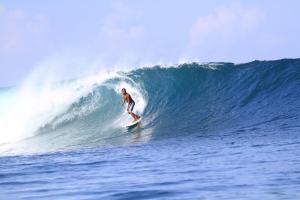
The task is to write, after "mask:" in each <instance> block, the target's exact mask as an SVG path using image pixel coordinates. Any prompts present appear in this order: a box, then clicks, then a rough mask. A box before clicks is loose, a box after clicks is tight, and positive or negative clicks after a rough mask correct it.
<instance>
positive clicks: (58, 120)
mask: <svg viewBox="0 0 300 200" xmlns="http://www.w3.org/2000/svg"><path fill="white" fill-rule="evenodd" d="M87 80H88V81H87V82H88V84H87V82H86V81H85V82H84V81H79V80H72V81H67V82H64V83H60V84H57V85H55V86H51V87H49V86H48V87H47V89H45V87H39V88H35V90H32V88H30V90H28V88H26V89H24V88H21V89H16V88H14V89H12V88H3V89H0V109H2V110H4V112H2V114H0V119H1V124H0V134H1V135H0V137H1V141H2V142H1V143H2V144H1V145H0V150H1V151H2V152H18V151H31V152H41V151H56V150H60V149H69V148H81V147H93V146H100V145H122V144H128V143H134V142H145V141H148V140H156V139H161V138H170V137H178V136H185V135H191V134H197V135H202V134H212V133H219V132H225V131H226V132H231V131H234V132H239V131H240V132H241V131H243V130H245V129H255V128H258V127H259V128H263V129H264V130H265V132H266V133H268V132H270V133H272V132H274V131H280V130H282V129H293V128H294V129H295V128H296V129H299V127H300V120H299V115H300V103H299V102H300V101H299V98H300V59H293V60H292V59H284V60H278V61H254V62H251V63H246V64H239V65H235V64H232V63H209V64H197V63H192V64H183V65H179V66H176V67H167V68H164V67H160V66H154V67H151V68H141V69H137V70H134V71H130V72H128V73H117V74H114V75H112V76H110V77H107V78H105V79H103V80H101V81H99V80H97V79H95V77H93V78H90V77H89V78H87ZM123 87H125V88H126V89H127V91H128V92H129V93H130V94H131V95H132V97H133V99H134V100H135V101H136V107H135V109H134V111H136V112H137V113H138V114H140V115H142V116H143V121H142V124H141V126H140V127H138V128H135V129H132V130H127V129H125V128H124V126H125V124H126V123H128V121H130V120H131V119H130V117H129V115H128V114H127V113H126V112H125V111H124V110H125V108H124V107H122V106H121V96H120V94H119V93H120V90H121V88H123ZM33 91H34V92H33ZM34 100H35V101H34ZM28 147H29V148H28Z"/></svg>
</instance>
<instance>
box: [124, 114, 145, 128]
mask: <svg viewBox="0 0 300 200" xmlns="http://www.w3.org/2000/svg"><path fill="white" fill-rule="evenodd" d="M141 120H142V117H140V118H139V119H138V120H136V121H134V122H130V123H129V124H127V125H126V127H127V128H132V127H134V126H136V125H137V124H138V123H140V122H141Z"/></svg>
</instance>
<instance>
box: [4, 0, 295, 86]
mask: <svg viewBox="0 0 300 200" xmlns="http://www.w3.org/2000/svg"><path fill="white" fill-rule="evenodd" d="M155 2H156V3H155ZM299 8H300V1H298V0H287V1H271V0H251V1H250V0H248V1H236V0H222V1H220V0H210V1H200V0H185V1H172V0H162V1H153V0H122V1H121V0H118V1H117V0H111V1H99V0H86V1H83V0H80V1H79V0H43V1H40V0H26V1H20V0H2V1H0V44H1V45H0V86H6V85H16V84H18V83H20V81H21V80H23V79H25V78H26V76H27V75H28V74H29V73H31V72H32V71H33V70H34V68H36V67H37V66H41V65H45V66H46V67H48V68H49V69H50V70H51V68H52V67H54V68H57V67H58V66H59V67H60V68H64V70H65V71H68V72H69V73H70V74H74V75H75V74H76V73H81V72H84V70H85V68H87V69H88V68H89V67H90V66H89V65H92V66H93V68H97V67H99V68H101V67H102V68H103V67H106V68H108V69H109V68H113V66H114V67H116V66H118V65H131V66H140V65H143V64H149V65H151V64H152V63H153V64H155V63H165V64H170V63H174V64H176V63H181V62H185V61H198V62H217V61H230V62H247V61H252V60H255V59H260V60H272V59H280V58H298V57H299V52H300V40H299V39H298V37H299V35H300V23H299V20H300V12H299ZM49 60H51V62H50V63H51V64H49ZM45 63H48V64H45ZM54 65H55V66H54Z"/></svg>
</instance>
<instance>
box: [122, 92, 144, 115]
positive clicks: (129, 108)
mask: <svg viewBox="0 0 300 200" xmlns="http://www.w3.org/2000/svg"><path fill="white" fill-rule="evenodd" d="M122 96H123V103H122V105H124V103H125V102H126V103H128V106H127V112H128V114H130V115H131V116H132V117H133V121H137V120H138V119H139V118H140V116H138V115H136V114H134V113H133V112H132V111H133V108H134V106H135V102H134V101H133V99H132V98H131V96H130V94H129V93H127V92H126V89H125V88H123V89H122Z"/></svg>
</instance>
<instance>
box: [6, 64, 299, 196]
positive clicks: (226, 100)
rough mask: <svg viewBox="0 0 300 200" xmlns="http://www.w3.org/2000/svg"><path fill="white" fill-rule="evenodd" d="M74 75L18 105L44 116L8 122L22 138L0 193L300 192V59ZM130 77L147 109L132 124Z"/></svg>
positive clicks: (11, 148) (9, 150) (10, 152)
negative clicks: (126, 106) (88, 78)
mask: <svg viewBox="0 0 300 200" xmlns="http://www.w3.org/2000/svg"><path fill="white" fill-rule="evenodd" d="M67 84H73V85H72V87H69V85H64V86H59V87H60V88H59V91H61V87H62V88H63V90H62V91H63V94H66V93H67V94H69V93H70V94H72V95H70V97H69V98H68V99H67V100H68V101H65V102H63V103H61V101H56V100H51V101H49V104H51V107H50V108H51V109H49V110H47V109H45V108H48V107H49V106H48V104H47V103H45V102H44V103H43V104H41V105H39V104H36V108H37V109H36V110H35V111H34V113H30V115H29V114H28V113H27V112H26V113H27V114H28V115H26V114H24V113H20V114H19V117H20V116H21V117H24V118H20V119H24V120H27V119H30V120H29V122H30V121H32V120H31V119H41V118H42V119H43V120H36V121H35V124H34V125H36V126H34V127H35V128H32V129H26V130H31V131H32V132H31V133H30V134H29V131H28V132H25V133H23V132H18V131H19V129H17V128H15V127H11V128H7V127H8V126H6V129H4V128H2V129H1V130H6V131H8V132H5V133H3V132H1V133H0V134H1V138H3V139H2V141H4V140H6V139H7V137H6V136H7V135H6V134H10V132H9V131H11V135H12V136H15V137H14V139H16V140H15V141H9V140H7V141H6V142H1V145H0V151H1V152H0V153H1V157H0V163H1V167H0V199H299V198H300V189H299V188H300V187H299V186H300V170H299V169H300V157H299V155H300V148H299V147H300V135H299V131H300V120H299V116H300V103H299V97H300V60H299V59H294V60H288V59H286V60H278V61H264V62H259V61H255V62H251V63H247V64H241V65H235V64H231V63H211V64H206V65H200V64H196V63H193V64H184V65H181V66H177V67H169V68H161V67H159V66H156V67H152V68H142V69H137V70H134V71H131V72H127V73H120V74H118V75H116V76H113V77H110V78H108V79H105V81H103V82H101V83H93V84H92V87H85V90H84V92H81V91H82V89H81V88H83V86H82V85H80V84H79V85H78V83H67ZM74 85H75V86H74ZM123 86H125V87H126V88H128V92H130V93H132V96H133V97H134V99H135V100H136V102H137V105H138V106H137V107H136V111H137V112H138V113H139V114H142V115H143V121H142V123H141V124H140V126H139V127H136V128H134V129H131V130H127V129H125V128H124V127H123V126H120V125H119V123H122V122H127V121H128V120H130V118H129V117H128V116H127V115H126V113H125V114H124V110H123V108H122V107H121V106H117V105H119V104H120V95H119V94H118V89H119V88H120V87H123ZM86 88H87V89H86ZM53 90H55V91H56V90H58V89H57V88H54V89H53ZM26 91H28V90H26ZM47 92H49V91H48V90H47ZM50 92H51V95H57V94H60V93H58V92H53V91H52V89H51V91H50ZM13 93H14V95H11V96H10V97H9V98H12V97H13V96H18V95H20V94H23V93H22V92H19V93H18V91H17V90H16V91H13ZM27 94H28V95H29V93H27ZM73 94H76V95H73ZM28 95H27V96H26V97H24V98H25V99H26V100H28V99H31V98H28ZM30 95H33V97H35V98H37V99H43V98H40V95H41V93H39V92H37V93H30ZM71 97H72V98H71ZM2 98H3V99H4V97H3V96H2ZM9 98H8V97H5V100H6V101H8V100H9ZM13 100H14V102H16V101H17V100H16V99H13ZM46 100H47V101H48V99H47V98H46ZM23 103H24V102H23ZM26 105H27V106H28V105H30V102H29V101H25V103H24V105H22V103H20V105H19V108H22V106H26ZM39 106H41V107H39ZM64 106H65V107H64ZM41 108H44V109H41ZM24 110H25V111H27V110H26V109H25V108H24ZM38 110H42V111H44V110H47V115H43V112H41V113H39V112H37V111H38ZM12 114H13V112H12ZM0 116H1V115H0ZM7 116H8V117H6V118H4V117H5V115H4V114H2V116H1V117H2V118H1V119H2V120H6V119H9V120H7V123H8V124H9V123H10V122H11V121H10V119H14V118H13V117H14V116H13V117H11V116H9V115H7ZM15 117H16V116H15ZM14 123H15V125H16V127H17V125H19V127H20V126H21V127H23V126H24V125H23V124H22V123H21V122H19V121H15V122H14ZM3 127H4V126H3ZM24 127H25V128H27V127H26V126H24ZM0 128H1V127H0ZM21 133H22V134H21ZM18 137H19V138H18Z"/></svg>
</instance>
